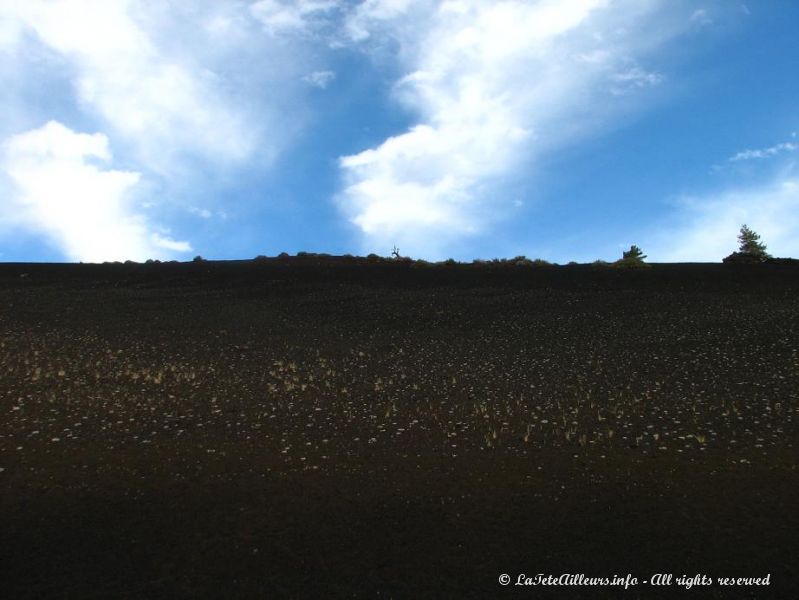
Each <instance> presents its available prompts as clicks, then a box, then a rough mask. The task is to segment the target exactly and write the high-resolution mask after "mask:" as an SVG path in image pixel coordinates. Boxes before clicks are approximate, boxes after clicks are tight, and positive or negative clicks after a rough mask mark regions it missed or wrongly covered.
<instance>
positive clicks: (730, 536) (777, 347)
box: [0, 257, 799, 599]
mask: <svg viewBox="0 0 799 600" xmlns="http://www.w3.org/2000/svg"><path fill="white" fill-rule="evenodd" d="M797 292H799V268H797V267H795V266H791V265H753V266H744V265H741V266H733V265H721V264H718V265H653V266H652V267H651V268H648V269H632V270H622V269H614V268H610V267H600V266H593V265H580V266H566V267H545V266H529V265H519V266H517V265H479V266H478V265H454V266H445V265H441V266H425V265H420V264H415V263H403V262H400V261H395V262H389V261H385V262H381V263H370V262H367V261H357V260H344V259H334V258H313V257H311V258H305V259H300V258H292V259H287V260H264V261H261V262H253V261H249V262H245V261H242V262H205V263H190V264H151V265H20V264H5V265H0V415H2V416H1V417H0V586H2V592H0V595H2V596H3V597H7V598H14V599H17V598H217V597H219V598H222V597H229V598H233V597H242V598H250V597H258V598H282V597H286V598H295V597H301V598H302V597H307V598H333V597H362V598H366V597H370V598H371V597H376V596H378V597H384V598H405V597H413V598H419V597H459V598H461V597H481V598H487V597H491V598H505V597H525V598H533V597H535V598H540V597H556V598H575V597H585V598H609V597H613V598H653V597H654V598H660V597H664V598H688V597H693V598H698V597H702V598H788V597H792V595H791V594H792V593H793V592H792V591H791V590H794V591H795V590H796V589H799V573H798V572H797V567H798V566H799V560H798V559H797V556H799V472H797V462H798V461H799V452H797V443H799V428H798V427H797V403H798V402H799V300H798V299H797ZM538 573H543V574H553V575H556V576H558V575H560V574H563V573H573V574H580V573H582V574H585V575H586V576H591V577H613V576H614V575H620V576H626V575H627V574H630V575H632V576H633V577H636V578H637V579H638V580H639V581H638V584H637V585H635V586H632V587H630V588H629V589H627V590H624V589H623V588H596V587H588V586H577V587H563V586H561V587H555V586H553V587H546V588H545V587H540V586H537V587H527V586H516V585H514V583H515V582H516V580H517V578H518V576H519V575H520V574H525V575H527V576H535V575H536V574H538ZM657 573H671V574H673V575H674V577H675V578H676V577H679V576H682V575H688V576H694V575H696V574H705V575H708V576H710V577H713V578H714V579H715V578H716V577H764V576H766V575H767V574H768V575H769V577H770V584H769V585H768V586H767V587H764V586H754V585H750V586H734V587H723V586H720V585H718V584H715V583H714V584H713V585H711V586H707V587H705V588H703V589H697V588H693V589H691V590H685V589H684V587H681V586H679V585H678V584H677V583H676V582H675V581H672V584H671V585H670V586H658V587H653V586H652V585H650V584H644V583H643V581H644V580H647V581H648V580H649V579H651V578H652V576H653V575H654V574H657ZM501 574H509V575H510V577H511V585H508V586H502V585H500V583H499V580H498V578H499V576H500V575H501Z"/></svg>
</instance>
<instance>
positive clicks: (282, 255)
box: [277, 252, 289, 260]
mask: <svg viewBox="0 0 799 600" xmlns="http://www.w3.org/2000/svg"><path fill="white" fill-rule="evenodd" d="M277 257H278V258H280V259H282V260H284V259H286V258H289V253H288V252H281V253H280V254H278V255H277Z"/></svg>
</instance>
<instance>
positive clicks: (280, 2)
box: [250, 0, 338, 34]
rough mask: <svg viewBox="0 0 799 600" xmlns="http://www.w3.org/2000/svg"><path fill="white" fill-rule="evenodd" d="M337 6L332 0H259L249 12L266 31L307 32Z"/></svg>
mask: <svg viewBox="0 0 799 600" xmlns="http://www.w3.org/2000/svg"><path fill="white" fill-rule="evenodd" d="M337 7H338V3H337V2H335V1H334V0H260V1H259V2H256V3H255V4H253V5H252V6H251V7H250V12H251V13H252V15H253V16H254V17H255V18H256V19H258V20H259V21H260V22H261V23H262V24H263V26H264V29H266V31H267V32H269V33H271V34H281V33H298V32H308V31H309V30H310V29H311V28H312V27H313V26H314V25H319V24H322V23H324V21H323V19H324V17H325V16H326V15H327V13H330V12H331V11H333V10H335V9H336V8H337Z"/></svg>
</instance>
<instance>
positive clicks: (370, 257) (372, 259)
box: [366, 252, 383, 262]
mask: <svg viewBox="0 0 799 600" xmlns="http://www.w3.org/2000/svg"><path fill="white" fill-rule="evenodd" d="M366 260H368V261H369V262H380V261H381V260H383V259H382V258H380V257H379V256H378V255H377V254H375V253H374V252H372V253H371V254H369V255H367V257H366Z"/></svg>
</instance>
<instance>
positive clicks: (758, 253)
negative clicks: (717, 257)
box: [738, 225, 769, 260]
mask: <svg viewBox="0 0 799 600" xmlns="http://www.w3.org/2000/svg"><path fill="white" fill-rule="evenodd" d="M738 241H739V242H740V243H741V247H740V248H739V249H738V251H739V252H740V253H741V254H746V255H748V256H751V257H757V258H759V259H761V260H765V259H767V258H769V254H768V253H767V252H766V245H765V244H763V243H762V242H761V241H760V236H759V235H758V234H756V233H755V232H754V231H752V230H751V229H749V227H747V226H746V225H743V226H741V233H739V234H738Z"/></svg>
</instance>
